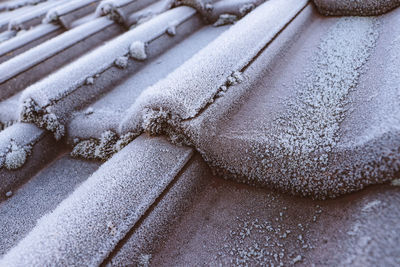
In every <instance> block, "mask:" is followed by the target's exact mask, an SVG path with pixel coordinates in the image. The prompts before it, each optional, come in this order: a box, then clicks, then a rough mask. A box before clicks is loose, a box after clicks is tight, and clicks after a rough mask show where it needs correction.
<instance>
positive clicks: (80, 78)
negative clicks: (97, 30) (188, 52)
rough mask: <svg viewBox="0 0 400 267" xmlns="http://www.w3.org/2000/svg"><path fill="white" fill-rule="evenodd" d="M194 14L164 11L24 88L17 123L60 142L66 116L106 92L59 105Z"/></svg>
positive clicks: (141, 53) (142, 54)
mask: <svg viewBox="0 0 400 267" xmlns="http://www.w3.org/2000/svg"><path fill="white" fill-rule="evenodd" d="M195 14H196V11H195V10H194V9H192V8H189V7H178V8H175V9H172V10H169V11H166V12H164V13H162V14H160V15H159V16H157V17H155V18H153V19H151V20H150V21H147V22H146V23H143V24H141V25H139V26H138V27H136V28H134V29H132V30H130V31H128V32H126V33H124V34H122V35H121V36H119V37H117V38H115V39H113V40H112V41H110V42H108V43H107V44H105V45H103V46H101V47H99V48H98V49H96V50H94V51H92V52H91V53H89V54H87V55H85V56H83V57H82V58H79V59H78V60H76V61H74V62H72V63H71V64H69V65H67V66H66V67H64V68H62V69H60V70H59V71H57V72H56V73H54V74H52V75H50V76H49V77H47V78H46V79H43V80H41V81H40V82H37V83H35V84H33V85H32V86H30V87H28V88H27V89H26V90H25V91H24V92H23V94H22V96H21V99H20V100H21V101H20V103H21V105H20V110H21V120H22V121H25V122H32V123H35V124H36V125H38V126H39V127H42V128H45V129H47V130H49V131H51V132H53V133H55V136H56V138H57V139H60V138H61V137H62V136H63V135H64V126H63V125H62V122H63V120H65V119H66V117H67V115H68V114H69V113H70V112H71V111H72V110H73V109H74V108H77V107H78V106H80V105H82V103H84V101H85V100H86V101H87V100H89V99H91V98H93V96H94V95H98V94H100V93H101V92H102V90H106V88H103V87H95V86H93V90H92V91H88V92H86V93H85V92H81V91H79V93H77V96H76V97H75V98H76V99H73V101H69V102H68V103H67V104H66V103H64V102H62V101H64V100H65V101H68V100H67V98H68V97H73V93H74V92H76V91H77V90H78V89H80V88H83V86H85V85H92V84H93V83H94V79H95V78H99V77H100V78H101V74H102V73H105V72H106V71H107V70H108V69H111V68H112V67H114V66H117V67H118V69H124V68H126V67H127V65H128V60H129V57H131V58H133V59H134V60H136V61H143V60H145V59H146V57H147V54H146V44H147V45H149V44H151V42H153V41H154V40H157V38H158V37H160V36H163V35H165V34H166V31H167V29H168V27H169V26H170V23H172V22H176V23H177V25H180V24H184V23H185V22H186V21H188V20H189V19H191V18H194V16H195ZM165 43H168V42H165ZM114 76H115V75H114ZM89 79H90V80H89ZM60 103H61V104H60ZM57 104H60V106H57Z"/></svg>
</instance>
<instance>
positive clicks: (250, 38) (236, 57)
mask: <svg viewBox="0 0 400 267" xmlns="http://www.w3.org/2000/svg"><path fill="white" fill-rule="evenodd" d="M306 4H307V1H291V0H285V1H281V2H279V1H275V0H272V1H268V2H266V3H265V4H263V5H261V6H260V7H259V8H257V9H256V10H254V12H252V13H251V14H249V15H248V16H246V17H244V18H243V19H242V20H240V21H239V22H238V23H237V24H236V25H234V26H232V27H231V28H230V29H229V31H226V32H224V33H223V34H222V35H221V36H219V37H218V38H217V39H216V40H214V41H213V42H212V43H210V44H209V45H208V46H207V47H205V48H204V49H202V50H201V51H200V52H198V53H197V54H196V55H194V56H193V57H192V58H191V59H190V60H188V61H187V62H185V64H183V65H181V66H180V67H179V68H177V69H176V70H175V71H174V72H172V73H170V74H169V75H168V76H167V77H166V78H165V79H164V80H161V81H160V82H158V83H157V84H155V85H153V86H151V87H149V88H148V89H146V90H145V91H143V93H142V94H141V95H140V97H139V98H138V100H137V101H136V102H135V104H133V105H132V107H131V108H130V109H129V110H128V111H127V112H126V115H125V118H124V120H123V122H122V123H121V126H120V128H121V131H122V132H124V131H135V130H137V129H140V128H142V126H143V125H142V123H143V122H144V121H145V120H144V118H146V120H147V121H150V122H151V121H153V120H154V121H159V122H160V123H165V124H168V123H170V124H172V125H174V124H176V121H179V120H184V119H189V118H193V117H194V116H196V115H197V114H198V113H199V112H200V111H201V110H202V109H204V108H205V107H206V106H207V105H208V104H209V103H212V101H213V99H214V97H215V96H216V95H217V94H218V93H219V92H220V91H222V90H223V89H222V88H221V86H225V85H226V82H227V78H228V77H229V76H230V75H231V74H232V73H234V72H236V71H240V70H241V69H242V68H243V67H245V66H246V65H247V64H248V63H249V62H250V61H251V60H252V59H253V58H254V57H255V56H256V55H257V53H258V52H259V51H260V50H261V49H262V48H263V47H264V46H265V45H266V44H267V43H268V42H270V41H271V39H272V38H273V37H274V36H275V35H276V34H277V33H278V32H279V31H280V30H281V29H282V27H284V26H285V25H286V24H287V23H288V22H289V21H290V19H291V18H292V17H293V16H294V15H296V14H297V13H298V12H299V11H300V10H301V9H302V8H303V7H304V6H305V5H306ZM289 7H291V8H289ZM282 16H284V19H281V18H282ZM278 17H279V18H280V19H278ZM264 25H268V27H265V26H264ZM204 66H207V67H204ZM191 88H195V89H196V90H193V89H191ZM145 126H148V127H150V128H148V129H147V130H151V128H152V126H151V123H150V124H149V123H146V125H145ZM158 128H159V127H154V130H157V129H158ZM154 133H157V132H154Z"/></svg>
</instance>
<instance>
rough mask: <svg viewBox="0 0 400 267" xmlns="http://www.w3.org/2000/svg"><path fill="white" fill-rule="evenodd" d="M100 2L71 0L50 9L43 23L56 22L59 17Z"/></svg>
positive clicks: (95, 0) (94, 0)
mask: <svg viewBox="0 0 400 267" xmlns="http://www.w3.org/2000/svg"><path fill="white" fill-rule="evenodd" d="M98 1H100V0H73V1H68V2H66V3H64V4H62V5H59V6H57V7H54V8H52V9H50V10H49V11H48V12H47V14H46V17H45V18H44V19H43V21H44V22H45V23H50V22H54V21H57V20H58V18H59V17H61V16H64V15H66V14H68V13H70V12H73V11H75V10H78V9H80V8H83V7H86V6H88V5H90V4H94V3H96V2H98Z"/></svg>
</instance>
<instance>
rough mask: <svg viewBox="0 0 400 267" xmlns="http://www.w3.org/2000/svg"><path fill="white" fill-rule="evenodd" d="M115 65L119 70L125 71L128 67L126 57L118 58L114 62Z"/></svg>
mask: <svg viewBox="0 0 400 267" xmlns="http://www.w3.org/2000/svg"><path fill="white" fill-rule="evenodd" d="M115 65H116V66H117V67H118V68H120V69H125V68H126V67H127V66H128V57H119V58H117V59H116V60H115Z"/></svg>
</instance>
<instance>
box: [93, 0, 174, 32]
mask: <svg viewBox="0 0 400 267" xmlns="http://www.w3.org/2000/svg"><path fill="white" fill-rule="evenodd" d="M168 1H169V2H171V1H172V0H168ZM154 3H157V1H156V0H140V1H137V0H103V1H101V2H100V4H99V6H98V7H97V9H96V12H95V14H96V16H107V17H108V18H110V19H112V20H114V21H115V22H117V23H121V24H124V25H126V26H128V23H127V21H128V20H129V18H128V16H129V14H130V13H132V9H136V10H137V9H142V8H145V7H146V6H149V5H152V4H154Z"/></svg>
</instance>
